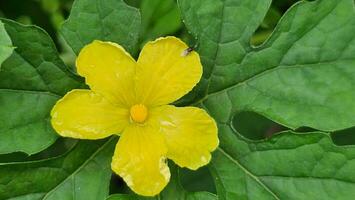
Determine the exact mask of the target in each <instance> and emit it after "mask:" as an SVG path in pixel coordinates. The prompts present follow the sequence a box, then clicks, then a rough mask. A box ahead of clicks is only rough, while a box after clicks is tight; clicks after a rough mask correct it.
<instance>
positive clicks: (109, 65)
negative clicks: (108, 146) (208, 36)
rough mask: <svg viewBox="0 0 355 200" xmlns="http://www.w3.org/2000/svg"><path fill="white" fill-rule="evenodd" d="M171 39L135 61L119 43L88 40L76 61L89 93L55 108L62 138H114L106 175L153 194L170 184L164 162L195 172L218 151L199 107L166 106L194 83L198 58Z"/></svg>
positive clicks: (150, 46)
mask: <svg viewBox="0 0 355 200" xmlns="http://www.w3.org/2000/svg"><path fill="white" fill-rule="evenodd" d="M187 48H188V46H187V45H186V44H185V43H183V42H182V41H181V40H179V39H177V38H175V37H165V38H159V39H157V40H155V41H153V42H148V43H147V44H146V45H145V46H144V47H143V50H142V52H141V53H140V55H139V58H138V61H135V60H134V59H133V58H132V57H131V56H130V55H129V54H128V53H127V52H126V51H125V50H124V49H123V48H122V47H121V46H120V45H118V44H115V43H111V42H102V41H94V42H92V43H91V44H89V45H87V46H85V47H84V48H83V49H82V50H81V52H80V54H79V56H78V58H77V60H76V66H77V70H78V73H79V74H80V75H81V76H83V77H85V79H86V83H87V84H88V85H89V86H90V88H91V90H83V89H76V90H73V91H71V92H69V93H67V94H66V95H65V96H64V97H63V98H62V99H60V100H59V101H58V102H57V103H56V105H55V106H54V107H53V110H52V112H51V116H52V120H51V122H52V126H53V127H54V129H55V130H56V131H57V132H58V133H59V134H60V135H61V136H64V137H72V138H79V139H100V138H105V137H108V136H110V135H113V134H118V135H120V140H119V142H118V143H117V146H116V150H115V153H114V155H113V158H112V163H111V167H112V170H113V171H114V172H115V173H117V174H118V175H120V176H121V177H122V178H123V179H124V181H125V182H126V183H127V185H128V186H129V187H130V188H131V189H132V190H133V191H134V192H136V193H138V194H140V195H144V196H154V195H156V194H158V193H159V192H160V191H161V190H162V189H163V188H164V187H165V186H166V185H167V183H168V182H169V179H170V171H169V168H168V166H167V163H166V159H167V158H169V159H171V160H173V161H174V162H175V163H176V164H177V165H179V166H180V167H187V168H189V169H193V170H195V169H197V168H199V167H201V166H203V165H206V164H207V163H208V162H209V161H210V159H211V152H212V151H213V150H215V149H216V148H217V146H218V137H217V126H216V123H215V121H214V120H213V119H212V118H211V117H210V116H209V115H208V114H207V113H206V112H205V111H204V110H202V109H199V108H195V107H179V108H178V107H175V106H172V105H167V104H169V103H172V102H174V101H176V100H177V99H179V98H181V97H182V96H183V95H185V94H186V93H188V92H189V91H190V90H191V89H192V88H193V87H194V86H195V85H196V84H197V83H198V81H199V80H200V78H201V75H202V66H201V62H200V58H199V55H198V54H197V53H196V52H194V51H192V52H190V53H188V54H187V53H186V49H187Z"/></svg>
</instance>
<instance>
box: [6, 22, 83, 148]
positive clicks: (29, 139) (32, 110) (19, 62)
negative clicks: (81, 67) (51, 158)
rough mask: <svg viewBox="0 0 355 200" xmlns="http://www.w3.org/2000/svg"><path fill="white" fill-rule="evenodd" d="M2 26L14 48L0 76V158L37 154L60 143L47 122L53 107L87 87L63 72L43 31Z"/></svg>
mask: <svg viewBox="0 0 355 200" xmlns="http://www.w3.org/2000/svg"><path fill="white" fill-rule="evenodd" d="M2 22H3V23H4V27H5V29H6V32H7V33H8V35H9V37H10V38H11V41H12V43H13V45H14V46H15V47H16V49H15V50H14V52H13V53H12V55H11V56H10V57H9V58H8V59H6V61H5V62H3V64H2V69H1V71H0V105H1V109H0V121H1V123H0V154H4V153H10V152H15V151H22V152H25V153H27V154H34V153H36V152H39V151H41V150H43V149H45V148H47V147H48V146H49V145H51V144H52V143H53V142H54V141H55V140H56V138H57V134H56V133H55V132H54V131H53V129H52V128H51V125H50V123H49V113H50V110H51V108H52V106H53V105H54V103H55V102H56V101H57V100H58V99H59V98H60V97H61V96H62V95H64V94H65V93H66V92H68V91H69V90H71V89H73V88H80V87H83V84H82V81H81V79H80V78H78V77H76V76H74V75H72V74H71V73H70V72H69V71H68V69H67V68H66V67H65V65H64V63H63V62H62V61H61V60H60V58H59V57H58V53H57V50H56V49H55V46H54V44H53V41H52V40H51V39H50V37H49V36H48V35H47V34H46V33H45V32H44V31H43V30H42V29H40V28H38V27H35V26H23V25H21V24H18V23H16V22H13V21H10V20H2Z"/></svg>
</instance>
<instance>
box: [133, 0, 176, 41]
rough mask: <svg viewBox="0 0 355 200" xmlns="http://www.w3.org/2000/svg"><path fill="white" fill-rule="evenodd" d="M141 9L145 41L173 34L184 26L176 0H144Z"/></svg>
mask: <svg viewBox="0 0 355 200" xmlns="http://www.w3.org/2000/svg"><path fill="white" fill-rule="evenodd" d="M140 11H141V14H142V34H141V35H142V37H143V43H144V42H146V41H149V40H154V39H156V38H157V37H161V36H164V35H168V34H173V33H174V32H176V31H177V30H179V29H180V28H181V27H182V23H181V19H180V13H179V9H178V7H177V4H176V1H175V0H142V1H141V4H140Z"/></svg>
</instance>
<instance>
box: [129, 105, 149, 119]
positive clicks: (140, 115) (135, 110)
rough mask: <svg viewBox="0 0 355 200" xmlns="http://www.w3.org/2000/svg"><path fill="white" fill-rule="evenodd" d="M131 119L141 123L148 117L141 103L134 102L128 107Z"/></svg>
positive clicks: (145, 108)
mask: <svg viewBox="0 0 355 200" xmlns="http://www.w3.org/2000/svg"><path fill="white" fill-rule="evenodd" d="M130 114H131V119H132V120H133V121H134V122H137V123H143V122H144V121H145V120H146V119H147V117H148V109H147V107H146V106H145V105H143V104H136V105H134V106H132V107H131V109H130Z"/></svg>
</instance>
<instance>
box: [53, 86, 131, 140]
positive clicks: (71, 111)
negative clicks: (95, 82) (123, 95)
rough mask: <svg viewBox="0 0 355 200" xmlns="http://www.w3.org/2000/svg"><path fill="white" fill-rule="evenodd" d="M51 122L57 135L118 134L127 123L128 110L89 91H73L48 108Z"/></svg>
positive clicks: (83, 136)
mask: <svg viewBox="0 0 355 200" xmlns="http://www.w3.org/2000/svg"><path fill="white" fill-rule="evenodd" d="M51 117H52V119H51V123H52V126H53V128H54V129H55V130H56V132H57V133H59V135H61V136H63V137H72V138H79V139H101V138H105V137H108V136H110V135H112V134H115V133H116V134H118V133H120V132H121V131H122V130H123V128H124V127H125V126H127V124H128V123H129V111H128V110H127V109H124V108H119V107H117V106H114V105H112V104H111V103H109V102H108V101H107V100H106V99H105V98H103V97H102V96H101V95H98V94H96V93H94V92H93V91H90V90H72V91H71V92H69V93H67V94H66V95H65V96H64V97H63V98H62V99H60V100H59V101H58V102H57V103H56V105H55V106H54V107H53V109H52V111H51Z"/></svg>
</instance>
